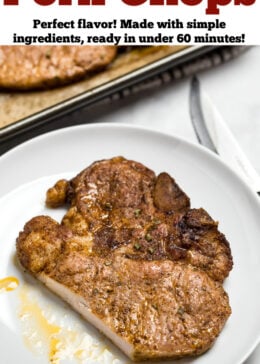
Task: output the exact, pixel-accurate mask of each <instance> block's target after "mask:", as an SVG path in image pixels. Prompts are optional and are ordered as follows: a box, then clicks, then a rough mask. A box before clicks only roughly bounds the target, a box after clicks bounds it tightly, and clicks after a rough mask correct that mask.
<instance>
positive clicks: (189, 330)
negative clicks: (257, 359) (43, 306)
mask: <svg viewBox="0 0 260 364" xmlns="http://www.w3.org/2000/svg"><path fill="white" fill-rule="evenodd" d="M65 203H67V204H68V205H69V209H68V211H67V213H66V214H65V216H64V217H63V219H62V221H61V223H58V222H56V221H54V220H53V219H52V218H50V217H48V216H38V217H34V218H33V219H32V220H30V221H29V222H27V223H26V225H25V227H24V230H23V231H22V232H21V233H20V234H19V237H18V238H17V254H18V258H19V261H20V263H21V265H22V266H23V267H24V268H25V269H26V270H27V271H28V272H29V273H31V274H32V275H33V276H35V277H36V278H38V279H39V280H40V281H42V282H43V283H44V284H46V286H47V287H49V289H51V290H52V291H54V292H55V293H56V294H57V295H59V296H60V297H62V298H63V299H64V300H65V301H67V302H68V303H69V304H70V305H71V306H72V307H73V308H74V309H75V310H76V311H78V312H80V313H81V315H82V316H83V317H84V318H86V319H87V320H88V321H89V322H90V323H92V324H93V325H94V326H96V327H97V328H98V329H99V330H101V331H102V332H103V333H104V334H105V335H106V336H107V337H109V338H110V339H111V340H112V341H113V342H114V343H115V344H116V345H117V346H118V347H119V348H121V350H122V351H123V352H124V353H125V354H126V355H128V356H129V357H130V358H131V359H132V360H135V361H141V360H148V361H149V360H150V361H151V360H153V359H169V358H172V359H177V358H181V357H184V356H194V355H199V354H201V353H203V352H205V351H206V350H208V349H209V348H210V347H211V346H212V344H213V343H214V341H215V339H216V338H217V336H218V335H219V334H220V332H221V330H222V328H223V326H224V324H225V322H226V320H227V319H228V317H229V315H230V314H231V308H230V306H229V300H228V296H227V294H226V293H225V291H224V289H223V287H222V282H223V280H224V279H225V277H227V276H228V274H229V271H230V270H231V269H232V264H233V263H232V256H231V251H230V247H229V243H228V242H227V240H226V238H225V236H224V235H223V234H222V233H221V232H219V231H218V225H217V223H216V222H215V221H213V220H212V218H211V217H210V216H209V215H208V213H207V212H206V211H205V210H203V209H191V208H190V201H189V198H188V197H187V196H186V195H185V193H184V192H183V191H182V190H181V189H180V187H179V186H178V185H177V183H176V182H175V181H174V179H173V178H172V177H170V176H169V175H168V174H167V173H161V174H159V175H158V176H156V175H155V173H154V172H153V171H151V170H150V169H148V168H146V167H145V166H143V165H142V164H140V163H138V162H134V161H130V160H127V159H124V158H122V157H116V158H112V159H109V160H102V161H98V162H95V163H93V164H92V165H91V166H89V167H88V168H86V169H85V170H83V171H82V172H81V173H79V174H78V175H77V176H76V177H75V178H73V179H72V180H70V181H66V180H60V181H58V182H57V183H56V184H55V185H54V187H52V188H50V189H49V190H48V191H47V198H46V204H47V206H49V207H53V208H54V207H57V206H60V205H63V204H65Z"/></svg>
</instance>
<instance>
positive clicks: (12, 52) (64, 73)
mask: <svg viewBox="0 0 260 364" xmlns="http://www.w3.org/2000/svg"><path fill="white" fill-rule="evenodd" d="M115 56H116V47H114V46H0V68H1V73H0V88H9V89H17V90H29V89H40V88H47V87H54V86H59V85H63V84H67V83H69V82H71V81H74V80H79V79H80V78H82V77H84V76H86V75H88V74H89V73H91V72H93V71H96V70H100V69H102V68H104V67H105V66H107V65H108V64H109V63H110V62H111V61H112V60H113V59H114V58H115Z"/></svg>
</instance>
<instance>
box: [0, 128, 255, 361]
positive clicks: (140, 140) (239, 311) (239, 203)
mask: <svg viewBox="0 0 260 364" xmlns="http://www.w3.org/2000/svg"><path fill="white" fill-rule="evenodd" d="M116 155H123V156H125V157H126V158H131V159H135V160H138V161H140V162H142V163H144V164H145V165H147V166H148V167H150V168H152V169H154V170H155V171H156V172H157V173H158V172H161V171H167V172H169V173H170V174H172V175H173V176H174V177H175V179H176V180H177V182H178V183H179V184H180V185H181V186H182V188H183V189H184V191H185V192H186V193H187V194H188V195H189V196H190V197H191V203H192V206H193V207H200V206H202V207H204V208H205V209H206V210H207V211H208V212H209V213H210V214H211V216H212V217H213V218H214V219H216V220H218V221H220V225H219V226H220V230H221V231H222V232H224V233H225V235H226V236H227V238H228V240H229V241H230V244H231V249H232V253H233V257H234V269H233V270H232V272H231V274H230V277H229V278H228V279H227V280H226V282H225V285H224V286H225V289H226V290H227V292H228V294H229V297H230V303H231V307H232V310H233V313H232V315H231V317H230V319H229V320H228V322H227V324H226V326H225V328H224V330H223V332H222V333H221V335H220V336H219V338H218V339H217V341H216V343H215V345H214V346H213V348H212V349H211V350H210V351H208V352H207V353H206V354H204V355H202V356H200V357H198V358H195V359H189V360H183V361H178V364H180V363H196V364H206V363H207V364H209V363H210V364H220V363H221V364H239V363H242V362H243V361H244V360H245V359H246V357H247V356H248V355H249V354H250V353H251V352H252V350H253V349H254V347H255V346H256V345H257V342H258V341H259V334H260V310H259V307H260V294H259V290H258V287H260V243H259V236H260V224H259V216H260V203H259V201H258V199H257V197H256V196H255V195H254V193H253V192H252V191H251V190H250V189H249V188H248V187H247V186H246V185H245V184H244V182H243V181H242V180H240V178H239V177H238V176H237V175H236V174H234V172H232V171H231V170H230V169H229V168H228V167H226V166H225V165H224V164H223V163H222V162H221V161H220V160H219V159H218V158H217V157H216V156H215V155H213V154H212V153H210V152H207V151H206V150H205V149H204V148H201V147H198V146H195V145H192V144H189V143H187V142H185V141H183V140H180V139H178V138H175V137H172V136H167V135H165V134H160V133H158V132H154V131H150V130H145V129H143V128H137V127H132V126H126V125H122V124H121V125H118V124H114V125H113V124H97V125H90V126H80V127H73V128H67V129H62V130H59V131H56V132H52V133H48V134H46V135H43V136H41V137H38V138H36V139H33V140H31V141H29V142H27V143H25V144H23V145H21V146H19V147H17V148H15V149H13V150H12V151H10V152H9V153H7V154H6V155H4V156H3V157H2V158H0V175H1V179H0V193H1V194H2V195H3V194H6V193H7V192H9V191H11V190H13V189H14V188H17V187H18V186H20V187H19V188H18V189H16V190H15V191H13V192H11V193H9V194H7V195H6V196H5V197H3V198H2V199H1V201H0V202H1V209H0V221H1V228H0V244H1V246H0V249H1V250H0V252H1V253H0V279H1V278H4V277H7V276H10V275H12V276H15V277H17V278H18V279H19V281H20V285H19V286H18V288H17V289H16V290H14V291H12V292H5V291H4V292H1V297H0V336H1V341H0V353H1V363H3V364H15V363H16V362H17V360H19V362H22V363H26V364H34V363H48V362H49V359H48V358H50V352H49V351H50V350H51V349H52V353H51V356H52V358H54V359H55V355H56V357H57V358H60V359H61V361H60V363H61V364H63V363H76V362H77V363H78V362H82V363H87V364H91V363H113V364H119V363H129V360H127V359H126V358H125V357H124V356H123V355H121V353H120V352H119V351H117V350H116V348H115V347H114V346H113V345H112V344H110V343H109V342H108V341H107V340H105V339H104V338H103V337H102V336H100V335H99V334H98V333H97V332H96V331H95V330H93V329H92V328H91V326H89V325H87V324H86V323H84V322H82V321H81V319H80V318H79V317H78V316H77V315H76V314H73V313H72V311H71V310H70V309H69V308H68V307H67V306H66V305H64V304H63V303H62V302H61V301H60V300H59V299H56V298H55V297H54V296H53V295H52V294H50V293H49V292H48V291H47V290H46V289H45V288H44V287H42V286H41V285H39V284H38V283H36V282H35V281H34V280H33V279H30V278H29V277H28V276H26V275H24V274H23V273H22V271H21V270H20V269H19V267H17V264H16V262H15V259H14V252H15V239H16V236H17V234H18V231H19V230H21V229H22V227H23V225H24V223H25V222H26V221H27V220H28V219H29V218H31V217H32V216H35V215H37V214H42V213H48V214H50V215H51V216H53V217H54V218H57V219H59V218H60V217H61V215H62V213H63V212H64V211H63V210H62V209H61V210H57V211H48V210H47V209H46V208H45V207H44V195H45V191H46V188H47V187H48V186H50V185H51V184H52V182H54V181H55V180H56V179H58V178H59V177H60V176H61V175H62V176H63V175H64V176H68V175H71V174H72V172H73V171H77V172H78V171H80V170H81V169H83V168H84V167H86V166H87V165H89V164H90V163H92V162H93V161H95V160H98V159H103V158H109V157H112V156H116ZM57 174H59V176H56V175H57ZM33 180H35V181H34V182H32V183H29V184H28V183H27V184H25V185H24V186H21V185H22V184H24V183H26V182H29V181H33ZM55 330H56V331H55ZM53 335H54V336H53ZM53 337H56V339H57V340H56V342H55V340H52V338H53ZM2 338H4V339H3V340H2ZM55 352H56V354H55ZM54 363H59V360H58V359H57V361H56V362H55V361H54Z"/></svg>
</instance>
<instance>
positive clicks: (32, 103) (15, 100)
mask: <svg viewBox="0 0 260 364" xmlns="http://www.w3.org/2000/svg"><path fill="white" fill-rule="evenodd" d="M213 48H215V47H211V46H209V47H207V46H192V47H183V46H171V47H169V46H161V47H147V48H145V47H140V48H137V49H133V50H131V51H130V52H125V53H122V54H120V55H119V56H118V57H117V58H116V60H115V61H114V62H113V63H112V64H111V66H110V67H108V68H107V69H106V70H104V71H103V72H100V73H98V74H96V75H94V76H92V77H89V78H87V79H84V80H82V81H80V82H76V83H74V84H72V85H68V86H65V87H60V88H57V89H53V90H47V91H31V92H13V93H10V92H9V93H7V92H6V93H0V107H1V119H0V145H1V147H2V148H1V147H0V153H2V152H3V151H4V150H6V149H8V148H9V147H11V146H13V145H15V144H18V143H19V142H21V141H23V140H26V139H28V136H30V135H33V136H34V135H37V134H40V133H41V127H42V126H44V131H46V130H48V127H49V129H50V130H53V129H55V128H56V123H57V121H58V119H59V117H61V116H64V115H65V114H67V113H70V112H72V111H75V110H77V109H80V108H82V107H86V106H88V105H93V104H95V103H96V102H98V101H100V100H102V99H104V98H106V97H108V96H110V95H112V94H113V93H116V92H119V91H122V90H123V89H125V88H127V87H130V86H133V85H134V84H137V83H139V82H142V81H144V80H146V79H149V78H151V77H153V76H155V75H157V74H160V73H162V72H164V71H167V70H168V69H170V68H172V67H174V66H176V65H179V64H182V63H184V62H186V61H188V60H191V59H193V58H195V57H198V56H200V55H202V54H205V53H207V52H209V51H210V50H212V49H213ZM57 127H61V126H60V125H59V126H58V125H57Z"/></svg>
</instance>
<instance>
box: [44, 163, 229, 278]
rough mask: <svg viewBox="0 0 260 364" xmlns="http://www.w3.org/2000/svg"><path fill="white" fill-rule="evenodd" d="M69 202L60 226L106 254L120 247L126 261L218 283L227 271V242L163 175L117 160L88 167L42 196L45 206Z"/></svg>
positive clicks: (180, 190)
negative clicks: (196, 271)
mask: <svg viewBox="0 0 260 364" xmlns="http://www.w3.org/2000/svg"><path fill="white" fill-rule="evenodd" d="M66 201H67V202H69V203H70V205H71V207H70V209H69V210H68V212H67V213H66V215H65V216H64V218H63V220H62V224H63V225H65V226H67V227H68V228H70V229H71V230H72V231H73V232H74V233H76V234H80V235H84V234H88V233H89V232H91V233H92V234H93V235H94V246H93V249H94V250H95V249H96V250H97V251H98V252H99V254H101V252H103V254H105V255H107V254H109V252H110V251H111V249H115V248H118V247H120V246H124V249H125V254H126V255H127V256H128V257H130V258H131V259H146V260H155V259H156V260H162V259H170V260H179V259H181V260H182V261H186V262H188V263H190V264H192V265H194V266H196V267H198V268H200V269H202V270H204V271H206V272H207V273H208V274H209V275H210V276H211V277H212V278H213V279H215V280H218V281H221V282H222V281H223V280H224V278H225V277H227V276H228V273H229V271H230V270H231V269H232V264H233V261H232V256H231V251H230V247H229V243H228V241H227V240H226V238H225V236H224V235H223V234H222V233H220V232H219V230H218V223H217V222H215V221H214V220H213V219H212V218H211V217H210V216H209V214H208V213H207V212H206V211H205V210H203V209H202V208H201V209H191V208H190V200H189V198H188V196H187V195H186V194H185V193H184V192H183V191H182V189H181V188H180V187H179V186H178V184H177V183H176V181H175V180H174V179H173V178H172V177H171V176H169V175H168V174H167V173H161V174H159V175H158V176H156V175H155V173H154V172H153V171H151V170H150V169H148V168H147V167H145V166H143V165H142V164H141V163H137V162H135V161H130V160H127V159H124V158H122V157H117V158H113V159H110V160H103V161H98V162H95V163H93V164H92V165H91V166H90V167H88V168H86V169H85V170H83V171H82V172H81V173H79V174H78V175H77V176H76V177H75V178H73V179H72V180H71V181H69V182H67V184H66V181H64V180H62V181H58V182H57V183H56V184H55V186H54V187H52V188H50V189H49V190H48V192H47V200H46V202H47V205H48V206H50V207H55V206H56V205H62V204H64V203H65V202H66Z"/></svg>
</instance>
